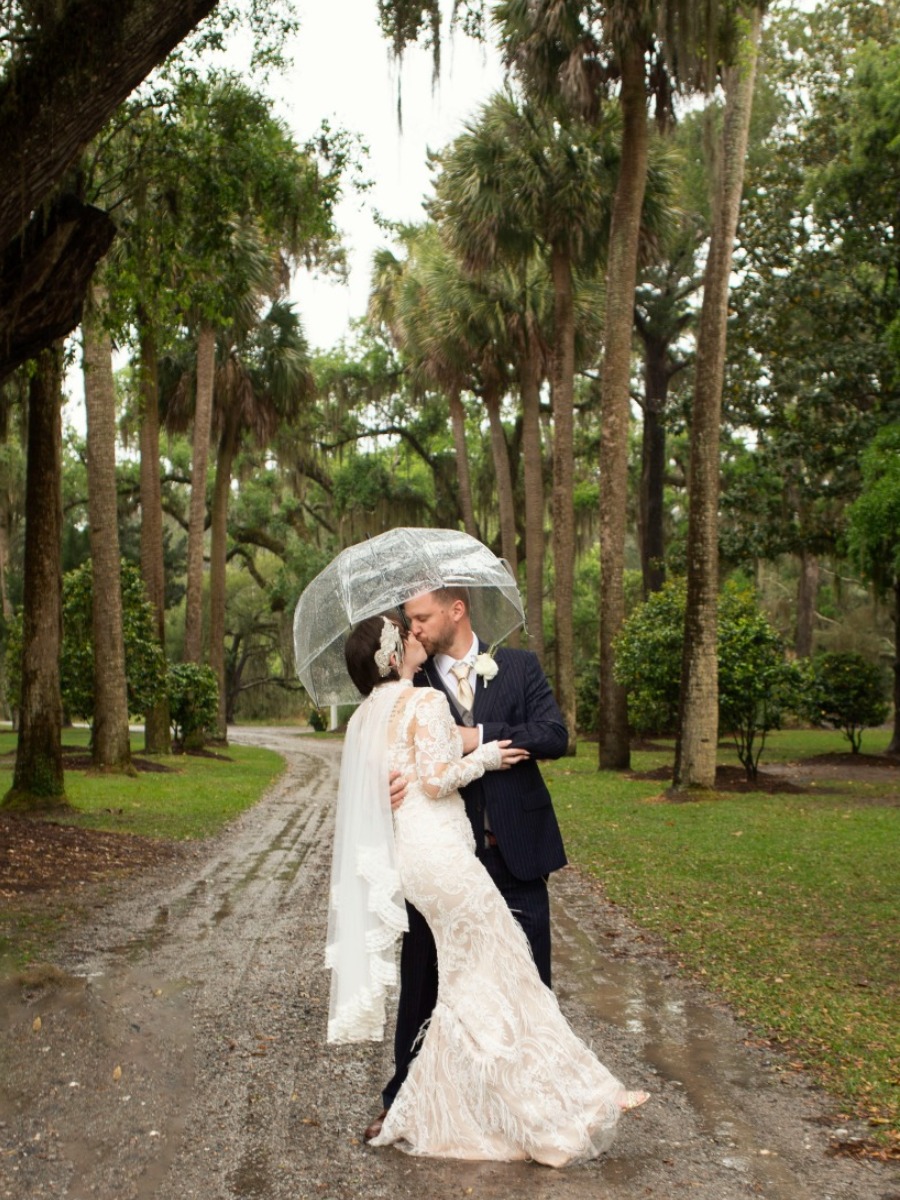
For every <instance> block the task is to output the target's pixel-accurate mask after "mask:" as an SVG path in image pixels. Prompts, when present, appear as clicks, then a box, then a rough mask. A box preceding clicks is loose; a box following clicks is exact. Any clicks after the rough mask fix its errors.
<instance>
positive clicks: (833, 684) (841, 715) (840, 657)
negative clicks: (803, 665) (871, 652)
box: [803, 651, 890, 754]
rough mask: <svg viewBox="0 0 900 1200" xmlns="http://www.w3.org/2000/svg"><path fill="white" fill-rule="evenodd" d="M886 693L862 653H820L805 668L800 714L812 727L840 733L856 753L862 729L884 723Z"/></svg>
mask: <svg viewBox="0 0 900 1200" xmlns="http://www.w3.org/2000/svg"><path fill="white" fill-rule="evenodd" d="M886 691H887V689H886V687H885V681H884V677H883V675H882V673H881V671H879V669H878V667H877V666H876V665H875V664H874V663H871V662H869V661H868V659H866V658H863V656H862V655H861V654H855V653H853V652H851V651H842V652H835V653H831V654H820V655H819V656H818V657H816V658H815V659H813V661H812V662H811V663H810V664H809V667H808V673H807V679H806V685H805V688H804V706H803V712H804V715H805V716H806V717H807V719H808V720H810V721H811V722H812V723H813V724H814V725H830V726H831V727H832V729H840V730H842V732H843V734H844V736H845V737H846V738H847V740H848V741H849V742H850V747H851V749H852V751H853V753H854V754H858V753H859V748H860V746H861V745H862V735H863V730H864V729H867V728H871V727H872V726H873V725H880V724H881V723H882V721H886V720H887V716H888V713H889V711H890V705H889V704H888V701H887V695H886Z"/></svg>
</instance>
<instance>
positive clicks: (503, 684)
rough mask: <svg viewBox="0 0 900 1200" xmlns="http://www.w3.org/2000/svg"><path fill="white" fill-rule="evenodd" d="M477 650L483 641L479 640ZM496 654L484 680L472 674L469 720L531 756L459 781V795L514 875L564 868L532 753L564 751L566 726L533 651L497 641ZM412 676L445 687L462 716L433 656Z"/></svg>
mask: <svg viewBox="0 0 900 1200" xmlns="http://www.w3.org/2000/svg"><path fill="white" fill-rule="evenodd" d="M481 649H482V650H486V649H487V646H484V645H481ZM494 657H495V660H496V662H497V666H498V668H499V670H498V672H497V675H496V676H495V677H494V678H493V679H492V680H490V682H489V683H488V684H485V681H484V680H483V679H482V678H480V677H478V678H477V680H476V685H475V704H474V709H473V716H474V719H475V724H477V725H481V726H482V727H483V730H484V740H485V741H486V742H491V741H494V740H496V739H499V738H510V739H511V740H512V744H513V745H514V746H519V747H522V748H524V749H526V750H530V751H531V755H532V757H531V758H529V759H526V760H525V761H524V762H521V763H517V764H516V766H514V767H511V768H510V769H509V770H508V771H488V772H486V773H485V774H484V775H483V776H482V778H481V779H476V780H475V781H474V782H473V783H470V784H468V786H467V787H464V788H463V789H462V796H463V799H464V800H465V804H466V813H467V815H468V817H469V820H470V821H471V823H472V830H473V832H474V834H475V844H476V846H477V847H478V848H479V850H480V848H481V847H483V846H484V815H485V810H486V811H487V814H488V817H489V820H490V826H491V829H492V830H493V833H494V836H495V837H496V839H497V845H498V846H499V849H500V853H501V854H502V855H503V859H504V861H505V863H506V865H507V866H508V867H509V869H510V871H511V872H512V873H513V875H515V876H516V877H517V878H518V879H523V880H528V879H537V878H538V877H539V876H542V875H549V873H550V872H551V871H556V870H558V869H559V868H560V867H564V866H565V865H566V852H565V849H564V848H563V842H562V835H561V834H560V831H559V825H558V823H557V820H556V814H555V813H554V811H553V803H552V801H551V799H550V792H549V791H548V789H547V785H546V784H545V783H544V780H543V777H542V775H541V772H540V768H539V767H538V764H537V761H536V760H537V759H541V758H559V757H560V756H561V755H563V754H564V753H565V751H566V747H567V745H568V733H567V730H566V725H565V721H564V720H563V715H562V713H561V712H560V711H559V706H558V705H557V703H556V700H555V699H554V698H553V693H552V692H551V690H550V685H549V683H548V682H547V679H546V677H545V675H544V672H543V671H542V670H541V665H540V663H539V662H538V659H537V656H536V655H535V654H533V653H531V651H529V650H511V649H509V648H501V649H500V650H498V651H497V652H496V654H495V655H494ZM415 682H416V684H417V685H419V686H429V687H434V688H437V689H438V690H439V691H443V692H444V693H445V694H446V695H447V696H448V698H449V700H450V711H451V712H452V713H453V716H454V718H455V719H456V723H457V724H458V725H459V724H462V723H463V722H462V717H461V715H460V713H459V710H458V709H457V707H456V704H455V698H454V697H452V696H450V693H449V692H448V691H447V688H446V687H445V686H444V683H443V679H442V677H441V674H440V672H439V671H438V669H437V667H436V666H435V664H434V661H433V660H432V659H430V658H429V659H428V660H427V662H426V663H425V666H424V669H423V670H422V671H420V672H419V673H418V674H417V675H416V677H415Z"/></svg>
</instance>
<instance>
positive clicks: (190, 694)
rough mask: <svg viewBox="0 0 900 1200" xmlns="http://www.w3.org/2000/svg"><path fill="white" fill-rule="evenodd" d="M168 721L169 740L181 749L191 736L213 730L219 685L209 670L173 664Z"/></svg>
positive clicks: (195, 665)
mask: <svg viewBox="0 0 900 1200" xmlns="http://www.w3.org/2000/svg"><path fill="white" fill-rule="evenodd" d="M168 686H169V718H170V720H171V722H172V736H173V737H174V739H175V741H177V742H180V743H181V744H182V745H184V743H185V741H186V740H188V739H190V738H191V737H192V736H193V735H196V734H201V733H203V732H204V731H205V730H207V729H211V728H213V727H214V726H215V723H216V720H217V718H218V714H219V684H218V681H217V680H216V676H215V672H214V671H213V669H212V667H201V666H198V664H197V663H175V664H173V665H172V666H171V667H169V681H168Z"/></svg>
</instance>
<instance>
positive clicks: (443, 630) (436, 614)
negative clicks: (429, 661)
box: [403, 592, 459, 656]
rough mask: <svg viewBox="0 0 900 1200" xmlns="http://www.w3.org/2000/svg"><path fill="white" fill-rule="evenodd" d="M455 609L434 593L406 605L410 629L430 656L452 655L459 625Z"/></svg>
mask: <svg viewBox="0 0 900 1200" xmlns="http://www.w3.org/2000/svg"><path fill="white" fill-rule="evenodd" d="M453 609H454V606H453V604H441V602H440V601H439V600H438V598H437V596H435V595H434V593H433V592H425V593H424V594H423V595H421V596H415V597H414V598H413V599H412V600H407V602H406V604H404V606H403V610H404V612H405V613H406V619H407V621H408V622H409V627H410V629H411V630H412V632H413V633H414V634H415V636H416V637H417V638H418V639H419V641H420V642H421V643H422V645H423V646H424V647H425V649H426V650H427V652H428V654H429V656H431V655H435V654H448V653H450V648H451V647H452V645H453V642H454V640H455V638H456V634H457V630H458V625H459V623H458V621H456V620H454V617H453Z"/></svg>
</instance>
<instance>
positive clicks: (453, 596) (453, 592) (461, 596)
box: [432, 586, 472, 613]
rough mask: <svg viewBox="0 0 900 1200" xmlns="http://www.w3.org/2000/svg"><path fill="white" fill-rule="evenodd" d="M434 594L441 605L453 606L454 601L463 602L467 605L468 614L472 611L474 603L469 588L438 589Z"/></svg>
mask: <svg viewBox="0 0 900 1200" xmlns="http://www.w3.org/2000/svg"><path fill="white" fill-rule="evenodd" d="M432 594H433V595H434V596H435V597H436V598H437V600H438V603H439V604H443V605H448V604H452V603H453V601H454V600H461V601H462V602H463V604H464V605H465V609H466V612H467V613H471V611H472V601H471V598H470V596H469V589H468V588H467V587H456V586H451V587H442V588H436V589H435V591H434V592H433V593H432Z"/></svg>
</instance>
